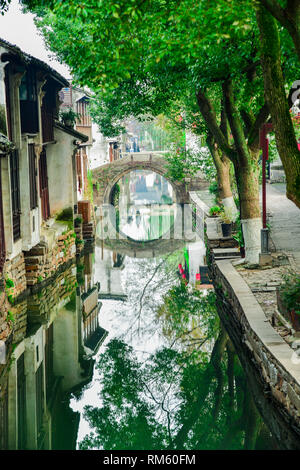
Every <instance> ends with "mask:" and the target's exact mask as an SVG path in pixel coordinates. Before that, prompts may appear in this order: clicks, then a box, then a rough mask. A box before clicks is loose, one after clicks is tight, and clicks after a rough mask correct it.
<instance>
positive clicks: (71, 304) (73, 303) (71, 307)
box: [65, 290, 76, 312]
mask: <svg viewBox="0 0 300 470" xmlns="http://www.w3.org/2000/svg"><path fill="white" fill-rule="evenodd" d="M65 308H66V309H67V310H69V311H71V312H75V311H76V291H75V290H74V291H73V292H72V294H71V295H70V300H69V302H68V303H67V304H66V305H65Z"/></svg>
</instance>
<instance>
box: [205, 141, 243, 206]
mask: <svg viewBox="0 0 300 470" xmlns="http://www.w3.org/2000/svg"><path fill="white" fill-rule="evenodd" d="M206 143H207V146H208V148H209V151H210V153H211V156H212V158H213V161H214V165H215V167H216V172H217V183H218V195H219V199H220V202H221V203H222V204H223V205H224V206H226V207H231V209H232V211H233V213H234V215H237V212H238V211H237V208H236V205H235V202H234V199H233V195H232V191H231V181H230V160H229V158H228V157H227V156H226V155H225V154H224V152H222V151H221V150H220V148H219V147H218V145H217V144H216V143H215V142H214V139H213V137H212V136H211V134H210V133H209V134H208V136H207V139H206Z"/></svg>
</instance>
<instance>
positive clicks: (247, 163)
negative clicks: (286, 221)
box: [197, 80, 265, 264]
mask: <svg viewBox="0 0 300 470" xmlns="http://www.w3.org/2000/svg"><path fill="white" fill-rule="evenodd" d="M223 97H224V105H225V110H226V115H227V119H228V122H229V124H230V128H231V132H232V135H233V138H234V143H235V145H234V147H230V146H229V144H228V141H227V138H226V136H224V133H223V132H222V130H221V129H220V128H219V126H218V125H217V121H216V116H215V112H214V109H213V106H212V104H211V103H210V101H209V99H208V98H207V97H206V95H205V93H204V92H203V91H202V90H201V89H200V90H199V91H198V92H197V102H198V105H199V109H200V111H201V114H202V116H203V119H204V121H205V123H206V125H207V127H208V129H209V131H210V132H211V134H212V135H213V138H214V139H215V141H216V142H217V144H218V145H219V147H220V149H221V150H222V151H223V152H224V153H225V154H226V155H227V156H228V157H229V158H230V160H231V161H232V163H233V165H234V170H235V178H236V182H237V187H238V193H239V198H240V210H241V222H242V227H243V235H244V241H245V252H246V257H245V261H246V262H248V263H250V264H257V263H258V262H259V253H260V229H261V228H262V223H261V219H260V205H259V185H258V156H259V148H258V145H257V142H258V129H259V125H258V122H260V120H261V119H264V118H265V116H264V113H263V115H262V116H261V113H259V117H258V121H257V120H256V122H255V124H254V125H253V129H254V130H255V129H257V132H256V134H257V135H256V138H252V142H251V144H248V142H247V140H246V138H245V135H244V131H243V125H242V122H241V118H240V115H239V111H238V109H237V106H236V103H235V99H234V92H233V86H232V83H231V80H226V81H225V82H224V84H223Z"/></svg>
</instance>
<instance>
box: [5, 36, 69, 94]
mask: <svg viewBox="0 0 300 470" xmlns="http://www.w3.org/2000/svg"><path fill="white" fill-rule="evenodd" d="M1 46H2V47H4V48H5V49H7V50H8V51H9V52H11V53H13V54H15V55H16V56H17V57H18V58H19V59H20V60H21V61H22V62H24V64H26V65H27V64H28V65H29V64H31V65H35V66H37V67H39V68H41V69H42V70H45V71H46V72H48V73H49V74H51V76H52V77H53V78H54V79H55V80H56V81H58V82H59V83H61V84H62V85H63V86H65V87H68V86H69V81H68V80H67V79H66V78H64V77H63V76H62V75H60V73H58V72H56V70H54V69H53V68H52V67H50V66H49V65H48V64H46V63H45V62H43V61H42V60H40V59H37V58H36V57H33V56H32V55H30V54H27V53H26V52H23V51H22V50H21V49H20V48H19V47H18V46H16V45H14V44H11V43H10V42H8V41H6V40H5V39H2V38H0V47H1Z"/></svg>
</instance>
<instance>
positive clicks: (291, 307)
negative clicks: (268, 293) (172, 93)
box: [277, 272, 300, 331]
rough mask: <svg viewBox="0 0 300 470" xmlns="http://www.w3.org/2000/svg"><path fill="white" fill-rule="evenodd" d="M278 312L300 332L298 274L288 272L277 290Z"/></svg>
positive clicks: (299, 276) (299, 284)
mask: <svg viewBox="0 0 300 470" xmlns="http://www.w3.org/2000/svg"><path fill="white" fill-rule="evenodd" d="M277 306H278V310H279V311H280V312H281V313H282V314H283V315H284V316H285V317H286V318H287V320H290V321H291V323H292V325H293V328H294V329H295V330H296V331H300V274H299V273H295V272H290V273H289V274H287V275H286V276H284V283H283V284H282V285H281V286H280V288H279V289H278V290H277Z"/></svg>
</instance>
